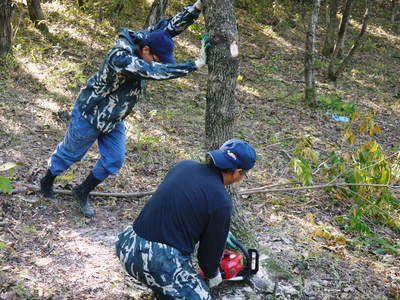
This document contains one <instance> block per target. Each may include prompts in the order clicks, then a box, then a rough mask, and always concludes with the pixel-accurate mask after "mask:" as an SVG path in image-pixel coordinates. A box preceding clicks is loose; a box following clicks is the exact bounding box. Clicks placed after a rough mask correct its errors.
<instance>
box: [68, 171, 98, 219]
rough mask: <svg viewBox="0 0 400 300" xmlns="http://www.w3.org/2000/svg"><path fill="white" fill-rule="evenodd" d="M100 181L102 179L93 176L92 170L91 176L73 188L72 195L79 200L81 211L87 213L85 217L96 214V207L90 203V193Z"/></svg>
mask: <svg viewBox="0 0 400 300" xmlns="http://www.w3.org/2000/svg"><path fill="white" fill-rule="evenodd" d="M100 183H101V180H98V179H97V178H96V177H94V176H93V174H92V172H90V174H89V176H88V177H87V178H86V179H85V181H84V182H82V183H81V184H80V185H77V186H76V187H74V188H72V195H73V196H74V198H75V199H76V200H78V201H79V206H80V208H81V212H82V213H83V214H84V215H85V217H88V218H91V217H93V216H94V209H93V208H92V207H91V206H90V203H89V193H90V192H91V191H92V190H93V189H94V188H95V187H96V186H98V185H99V184H100Z"/></svg>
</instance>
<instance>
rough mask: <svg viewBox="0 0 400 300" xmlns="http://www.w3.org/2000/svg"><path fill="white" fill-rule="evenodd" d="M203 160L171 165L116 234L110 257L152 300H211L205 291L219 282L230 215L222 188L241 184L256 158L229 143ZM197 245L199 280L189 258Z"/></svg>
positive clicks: (248, 148)
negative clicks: (134, 216) (113, 254)
mask: <svg viewBox="0 0 400 300" xmlns="http://www.w3.org/2000/svg"><path fill="white" fill-rule="evenodd" d="M208 157H209V161H208V163H199V162H195V161H190V160H185V161H181V162H179V163H178V164H177V165H175V166H174V167H173V168H172V169H171V170H170V171H169V172H168V173H167V175H166V177H165V179H164V180H163V182H162V183H161V184H160V186H159V187H158V189H157V190H156V192H155V193H154V194H153V196H152V197H151V198H150V200H149V202H148V203H147V204H146V205H145V207H144V208H143V209H142V211H141V212H140V214H139V216H138V217H137V219H136V220H135V221H134V223H133V225H130V226H128V227H127V228H125V229H124V230H123V231H122V232H121V233H120V234H119V235H118V239H117V242H116V254H117V256H118V258H119V259H120V260H121V262H122V265H123V267H124V268H125V270H126V271H127V272H128V274H129V275H131V276H133V277H134V278H136V279H137V280H139V281H141V282H143V283H144V284H146V285H147V286H148V287H149V288H151V289H152V290H153V291H154V293H155V295H156V297H157V299H189V300H200V299H201V300H206V299H212V297H211V295H210V292H209V288H211V287H214V286H216V285H218V284H219V283H221V281H222V278H221V274H220V272H219V264H220V260H221V256H222V253H223V250H224V247H225V243H226V239H227V236H228V232H229V226H230V221H231V213H232V200H231V198H230V196H229V194H228V193H227V191H226V189H225V186H226V185H230V184H232V183H235V182H238V181H240V180H242V179H243V177H244V175H245V173H246V172H247V171H248V170H250V169H251V168H253V166H254V164H255V160H256V153H255V150H254V148H253V147H252V146H251V145H249V144H248V143H246V142H244V141H242V140H239V139H231V140H229V141H227V142H225V143H224V144H223V145H222V146H221V148H220V149H218V150H214V151H211V152H209V153H208ZM197 243H199V248H198V253H197V258H198V262H199V266H200V268H201V269H202V270H203V272H204V274H205V276H206V278H207V279H206V280H205V281H204V280H202V279H201V278H200V276H199V275H198V274H197V271H196V269H195V268H194V266H193V264H192V262H191V259H190V254H191V253H193V252H194V249H195V245H196V244H197Z"/></svg>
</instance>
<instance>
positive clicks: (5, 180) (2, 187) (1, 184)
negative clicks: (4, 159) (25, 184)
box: [0, 162, 22, 194]
mask: <svg viewBox="0 0 400 300" xmlns="http://www.w3.org/2000/svg"><path fill="white" fill-rule="evenodd" d="M21 165H22V164H21V163H12V162H8V163H5V164H2V165H0V173H1V172H7V171H8V172H9V177H5V176H0V192H2V193H5V194H11V192H12V185H11V180H10V178H13V177H14V174H15V168H16V167H18V166H21Z"/></svg>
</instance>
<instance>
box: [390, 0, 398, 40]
mask: <svg viewBox="0 0 400 300" xmlns="http://www.w3.org/2000/svg"><path fill="white" fill-rule="evenodd" d="M396 17H397V0H392V15H391V21H392V29H393V31H394V32H397V31H398V29H399V27H398V24H397V20H396Z"/></svg>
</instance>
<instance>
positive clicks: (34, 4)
mask: <svg viewBox="0 0 400 300" xmlns="http://www.w3.org/2000/svg"><path fill="white" fill-rule="evenodd" d="M27 4H28V12H29V18H30V19H31V21H32V22H33V23H34V24H35V27H36V28H38V29H40V30H43V31H48V28H47V25H46V23H45V18H44V14H43V10H42V7H41V6H40V0H27Z"/></svg>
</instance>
